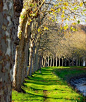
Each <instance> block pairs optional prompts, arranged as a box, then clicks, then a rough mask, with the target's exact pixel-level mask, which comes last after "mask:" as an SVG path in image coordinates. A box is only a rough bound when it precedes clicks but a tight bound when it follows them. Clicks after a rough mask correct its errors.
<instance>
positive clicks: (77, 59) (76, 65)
mask: <svg viewBox="0 0 86 102" xmlns="http://www.w3.org/2000/svg"><path fill="white" fill-rule="evenodd" d="M76 66H78V58H77V59H76Z"/></svg>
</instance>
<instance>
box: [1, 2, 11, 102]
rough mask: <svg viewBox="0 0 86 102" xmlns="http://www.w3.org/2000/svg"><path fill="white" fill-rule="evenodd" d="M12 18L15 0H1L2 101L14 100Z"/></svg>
mask: <svg viewBox="0 0 86 102" xmlns="http://www.w3.org/2000/svg"><path fill="white" fill-rule="evenodd" d="M10 4H11V6H10ZM12 18H13V1H12V0H11V1H10V0H0V102H11V101H12V71H13V69H12V63H13V59H12V55H13V52H12V49H13V45H12V44H13V43H12V29H13V25H12V20H13V19H12Z"/></svg>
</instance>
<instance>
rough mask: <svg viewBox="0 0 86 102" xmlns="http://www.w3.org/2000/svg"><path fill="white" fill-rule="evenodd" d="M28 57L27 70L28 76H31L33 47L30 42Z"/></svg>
mask: <svg viewBox="0 0 86 102" xmlns="http://www.w3.org/2000/svg"><path fill="white" fill-rule="evenodd" d="M30 46H31V47H30V57H29V70H28V75H29V76H31V74H32V60H33V47H32V46H33V45H32V42H31V45H30Z"/></svg>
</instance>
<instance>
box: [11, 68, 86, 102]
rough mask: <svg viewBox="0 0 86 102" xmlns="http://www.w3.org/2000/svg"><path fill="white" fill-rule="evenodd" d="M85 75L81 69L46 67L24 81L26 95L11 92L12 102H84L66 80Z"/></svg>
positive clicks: (85, 69) (84, 71) (84, 70)
mask: <svg viewBox="0 0 86 102" xmlns="http://www.w3.org/2000/svg"><path fill="white" fill-rule="evenodd" d="M83 73H84V74H85V73H86V68H83V67H82V69H81V67H74V68H72V67H47V68H42V70H41V73H40V71H37V72H35V74H33V75H32V77H30V76H29V77H28V78H26V79H25V83H24V85H23V86H22V89H23V90H24V91H25V92H26V93H20V92H17V91H15V90H13V92H12V100H13V102H86V101H85V98H84V97H83V96H82V95H80V94H79V93H77V92H76V91H75V90H74V89H73V88H72V87H71V86H70V85H68V83H67V81H68V78H70V77H73V76H75V75H80V74H83Z"/></svg>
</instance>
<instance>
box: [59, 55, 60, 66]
mask: <svg viewBox="0 0 86 102" xmlns="http://www.w3.org/2000/svg"><path fill="white" fill-rule="evenodd" d="M59 66H60V56H59Z"/></svg>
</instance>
